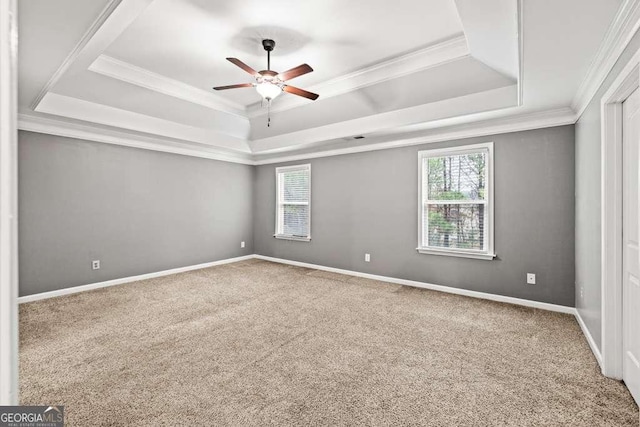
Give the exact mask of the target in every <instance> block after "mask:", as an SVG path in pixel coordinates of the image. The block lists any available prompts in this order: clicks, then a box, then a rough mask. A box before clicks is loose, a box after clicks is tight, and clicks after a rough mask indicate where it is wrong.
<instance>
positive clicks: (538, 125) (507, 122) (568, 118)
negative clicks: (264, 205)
mask: <svg viewBox="0 0 640 427" xmlns="http://www.w3.org/2000/svg"><path fill="white" fill-rule="evenodd" d="M576 119H577V117H576V114H575V112H574V111H573V110H572V109H571V108H560V109H554V110H546V111H539V112H534V113H527V114H520V115H512V116H507V117H503V118H499V119H493V120H486V121H482V122H476V123H467V124H464V125H459V126H454V127H450V128H447V129H436V130H435V131H432V132H430V133H429V134H427V135H420V136H412V137H408V138H404V139H403V138H398V136H393V135H389V136H388V137H386V138H387V139H389V141H385V142H377V143H375V142H374V143H372V144H367V145H360V146H357V147H348V148H340V149H334V150H326V151H316V152H312V153H304V154H291V155H286V156H279V157H271V158H266V159H265V158H263V159H260V158H259V157H258V158H256V156H255V155H254V159H255V161H254V164H255V165H267V164H273V163H283V162H291V161H298V160H306V159H314V158H319V157H331V156H342V155H345V154H354V153H363V152H367V151H377V150H388V149H391V148H399V147H408V146H412V145H421V144H429V143H435V142H443V141H452V140H458V139H464V138H474V137H480V136H491V135H498V134H503V133H510V132H520V131H526V130H532V129H544V128H548V127H555V126H564V125H571V124H574V123H575V122H576Z"/></svg>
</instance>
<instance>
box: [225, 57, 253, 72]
mask: <svg viewBox="0 0 640 427" xmlns="http://www.w3.org/2000/svg"><path fill="white" fill-rule="evenodd" d="M227 61H229V62H231V63H232V64H235V65H237V66H238V67H240V68H242V69H243V70H245V71H246V72H247V73H249V74H251V75H252V76H255V75H256V74H258V72H257V71H256V70H254V69H253V68H251V67H249V66H248V65H247V64H245V63H244V62H242V61H240V60H239V59H238V58H227Z"/></svg>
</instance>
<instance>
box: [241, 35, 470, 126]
mask: <svg viewBox="0 0 640 427" xmlns="http://www.w3.org/2000/svg"><path fill="white" fill-rule="evenodd" d="M468 55H469V48H468V46H467V40H466V38H465V36H464V35H459V36H455V37H453V38H450V39H448V40H445V41H443V42H440V43H437V44H435V45H431V46H427V47H426V48H423V49H420V50H417V51H414V52H411V53H408V54H405V55H401V56H398V57H396V58H393V59H389V60H387V61H382V62H379V63H377V64H374V65H372V66H369V67H365V68H361V69H359V70H357V71H355V72H352V73H348V74H344V75H342V76H339V77H336V78H334V79H330V80H327V81H325V82H322V83H318V84H316V85H313V86H310V87H306V88H305V89H306V90H309V91H311V92H317V93H320V94H321V99H326V98H331V97H334V96H338V95H343V94H345V93H348V92H352V91H354V90H358V89H361V88H363V87H366V86H371V85H373V84H376V83H381V82H385V81H387V80H393V79H397V78H399V77H402V76H406V75H409V74H413V73H416V72H419V71H422V70H426V69H428V68H431V67H435V66H438V65H443V64H446V63H447V62H450V61H453V60H455V59H460V58H462V57H464V56H468ZM308 102H309V101H308V100H305V99H303V98H299V97H293V96H292V97H282V98H277V99H276V101H274V102H273V103H272V105H271V112H277V111H285V110H288V109H291V108H295V107H298V106H300V105H305V104H306V103H308ZM265 114H266V111H265V110H264V109H262V108H260V103H256V104H252V105H250V106H248V107H247V116H248V117H249V118H254V117H259V116H263V115H265Z"/></svg>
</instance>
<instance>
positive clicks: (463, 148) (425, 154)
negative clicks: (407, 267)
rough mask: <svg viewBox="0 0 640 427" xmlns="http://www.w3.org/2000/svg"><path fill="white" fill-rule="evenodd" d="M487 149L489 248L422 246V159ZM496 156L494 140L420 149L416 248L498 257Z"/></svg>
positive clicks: (428, 252)
mask: <svg viewBox="0 0 640 427" xmlns="http://www.w3.org/2000/svg"><path fill="white" fill-rule="evenodd" d="M484 150H487V152H488V164H489V167H488V168H487V186H486V191H487V195H488V197H487V202H486V206H487V207H488V208H489V209H488V211H489V212H488V215H487V218H486V220H485V224H488V225H489V230H488V231H487V232H486V235H485V237H486V239H487V249H486V250H483V251H480V250H472V249H454V248H448V249H444V248H436V247H429V246H422V241H423V239H422V236H423V233H424V230H423V225H424V222H423V220H422V214H423V211H422V209H423V206H422V200H423V198H422V192H423V190H424V189H423V186H422V181H423V176H422V173H423V170H422V160H423V159H424V158H429V157H442V156H447V155H460V154H469V153H477V152H478V151H484ZM493 175H494V156H493V142H485V143H481V144H472V145H460V146H455V147H448V148H435V149H430V150H421V151H418V247H417V248H416V250H417V251H418V253H420V254H426V255H444V256H455V257H461V258H475V259H482V260H493V259H494V258H495V257H496V254H495V248H494V234H495V223H494V218H495V215H494V199H495V197H494V194H493V192H494V182H493Z"/></svg>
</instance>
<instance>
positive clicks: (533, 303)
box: [255, 255, 576, 314]
mask: <svg viewBox="0 0 640 427" xmlns="http://www.w3.org/2000/svg"><path fill="white" fill-rule="evenodd" d="M255 258H257V259H262V260H265V261H272V262H278V263H281V264H289V265H295V266H298V267H307V268H314V269H316V270H324V271H331V272H333V273H340V274H347V275H350V276H356V277H364V278H367V279H373V280H380V281H383V282H389V283H397V284H398V285H405V286H413V287H415V288H424V289H431V290H433V291H439V292H447V293H450V294H457V295H463V296H467V297H473V298H481V299H486V300H491V301H498V302H505V303H509V304H515V305H522V306H525V307H532V308H539V309H541V310H547V311H556V312H559V313H567V314H575V313H576V309H575V308H573V307H567V306H564V305H557V304H549V303H546V302H538V301H531V300H526V299H520V298H513V297H506V296H503V295H495V294H489V293H486V292H477V291H469V290H467V289H460V288H452V287H449V286H442V285H434V284H432V283H424V282H417V281H415V280H407V279H397V278H395V277H387V276H378V275H376V274H369V273H361V272H359V271H352V270H342V269H340V268H333V267H325V266H323V265H316V264H309V263H306V262H299V261H290V260H288V259H282V258H273V257H268V256H264V255H255Z"/></svg>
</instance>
